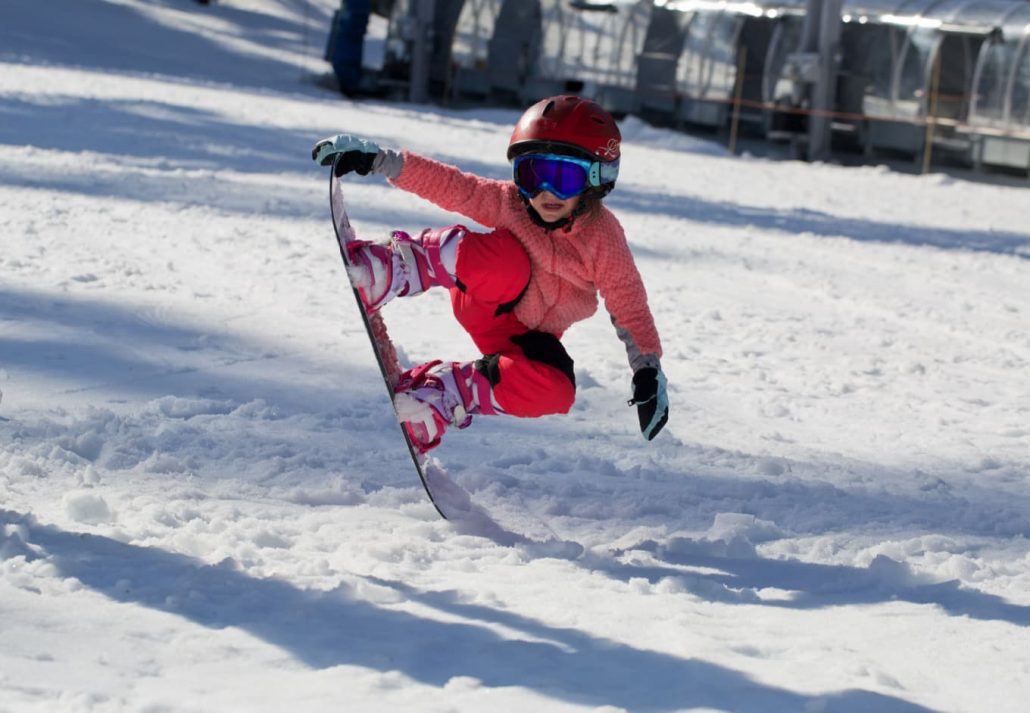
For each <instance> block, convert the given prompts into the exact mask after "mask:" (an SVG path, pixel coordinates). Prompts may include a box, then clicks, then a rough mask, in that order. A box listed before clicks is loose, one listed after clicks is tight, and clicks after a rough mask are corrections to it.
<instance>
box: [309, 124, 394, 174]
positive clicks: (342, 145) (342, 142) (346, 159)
mask: <svg viewBox="0 0 1030 713" xmlns="http://www.w3.org/2000/svg"><path fill="white" fill-rule="evenodd" d="M379 152H380V149H379V144H377V143H375V142H374V141H368V140H366V139H361V138H358V137H357V136H351V135H350V134H340V135H338V136H333V137H331V138H328V139H322V140H321V141H319V142H318V143H317V144H315V147H314V148H313V149H311V158H312V160H314V161H317V162H318V163H319V164H320V165H322V166H329V165H332V164H333V162H334V161H335V166H336V175H337V176H342V175H343V174H345V173H350V172H351V171H354V172H355V173H357V174H358V175H359V176H367V175H368V174H369V173H371V172H372V164H373V162H374V161H375V160H376V156H378V155H379ZM337 156H339V160H337V159H336V157H337Z"/></svg>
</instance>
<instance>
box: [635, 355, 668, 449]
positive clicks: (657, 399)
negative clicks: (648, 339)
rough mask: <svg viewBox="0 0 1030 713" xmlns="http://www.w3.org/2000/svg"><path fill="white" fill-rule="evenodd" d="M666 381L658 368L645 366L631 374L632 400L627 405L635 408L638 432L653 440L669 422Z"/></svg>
mask: <svg viewBox="0 0 1030 713" xmlns="http://www.w3.org/2000/svg"><path fill="white" fill-rule="evenodd" d="M667 384H668V381H667V380H666V378H665V374H663V373H662V370H661V369H660V368H656V367H653V366H645V367H643V368H642V369H637V371H636V373H635V374H633V398H632V399H630V402H629V405H630V406H636V407H637V416H638V417H639V418H640V432H641V433H642V434H644V438H646V439H647V440H649V441H650V440H651V439H653V438H654V437H655V436H657V435H658V432H659V431H661V430H662V429H663V428H665V424H666V423H668V421H669V394H668V391H667V390H666V388H665V387H666V385H667Z"/></svg>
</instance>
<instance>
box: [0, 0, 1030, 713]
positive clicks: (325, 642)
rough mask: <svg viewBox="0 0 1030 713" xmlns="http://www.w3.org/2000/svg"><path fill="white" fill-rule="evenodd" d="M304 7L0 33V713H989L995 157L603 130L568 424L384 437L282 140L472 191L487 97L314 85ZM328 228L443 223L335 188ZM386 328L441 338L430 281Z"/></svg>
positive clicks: (1003, 277) (1024, 316)
mask: <svg viewBox="0 0 1030 713" xmlns="http://www.w3.org/2000/svg"><path fill="white" fill-rule="evenodd" d="M335 5H336V3H335V2H333V1H332V0H311V1H310V2H301V0H279V1H277V2H276V1H273V0H222V2H220V3H218V4H215V5H212V6H209V7H202V6H199V5H196V4H195V3H193V2H187V0H92V1H91V2H82V0H50V1H49V2H47V3H39V2H32V1H31V0H13V2H8V3H6V4H5V6H4V9H3V16H4V21H3V22H2V23H0V235H2V246H3V249H2V251H0V275H2V280H0V392H2V400H0V444H2V445H0V639H2V641H3V645H2V646H0V711H4V713H7V712H8V711H13V712H17V713H22V712H35V711H47V712H48V713H50V712H53V711H62V712H63V711H96V712H104V713H106V712H109V711H150V712H156V711H176V712H178V711H182V712H194V711H248V712H249V711H282V710H297V711H330V710H332V711H337V710H361V711H365V710H369V711H371V710H382V711H393V710H419V711H452V710H453V711H475V710H496V711H523V710H527V709H533V710H539V711H606V712H611V711H619V710H624V711H633V712H636V711H645V712H646V711H678V710H727V711H867V710H876V711H917V710H946V711H1013V712H1015V711H1023V710H1026V701H1027V700H1030V634H1028V628H1030V546H1028V538H1030V227H1028V226H1030V201H1028V199H1027V196H1028V193H1027V186H1026V183H1025V181H1024V182H1019V181H1016V180H1005V179H997V178H995V179H983V180H970V177H968V176H962V175H948V174H944V173H934V174H931V175H928V176H924V177H920V176H914V175H909V174H906V173H903V172H897V171H892V170H890V169H888V168H885V167H881V166H868V167H862V168H855V167H851V168H844V167H840V166H835V165H829V164H816V165H808V164H802V163H795V162H786V161H772V160H765V159H758V158H754V157H744V158H737V157H732V156H730V155H729V154H728V153H727V152H726V151H725V149H724V148H723V147H722V146H721V145H719V144H718V142H716V141H702V140H699V139H696V138H692V137H688V136H686V135H683V134H677V133H674V132H670V131H666V130H658V129H653V128H650V127H648V126H647V125H645V124H644V123H643V122H640V121H639V120H637V119H634V118H628V119H627V120H626V121H625V122H623V128H624V131H625V135H626V145H625V159H624V161H623V174H622V177H621V178H620V183H619V187H618V189H617V190H616V191H615V192H614V193H613V194H612V196H611V197H610V198H609V204H610V206H611V207H612V208H613V209H614V210H615V212H616V214H617V215H618V216H619V218H620V220H621V221H622V222H623V224H624V226H625V227H626V229H627V233H628V235H629V237H630V240H631V244H632V248H633V250H634V253H635V255H636V258H637V261H638V266H639V267H640V270H641V272H642V274H643V275H644V277H645V279H646V282H647V285H648V290H649V294H650V298H651V305H652V309H653V311H654V313H655V317H656V321H657V323H658V326H659V330H660V332H661V334H662V336H663V339H664V342H665V349H666V355H665V358H664V360H663V364H664V367H665V370H666V373H667V375H668V378H669V384H670V397H671V401H672V414H671V420H670V422H669V426H668V428H667V429H666V431H665V432H664V433H662V434H661V435H660V436H659V437H658V439H656V440H655V441H654V442H653V443H650V444H648V443H645V442H644V441H643V440H642V439H641V438H640V435H639V433H638V432H637V431H636V415H635V413H634V412H633V411H632V410H631V409H628V408H627V407H626V406H625V401H626V399H627V398H628V390H629V377H630V374H629V371H628V368H627V365H626V358H625V353H624V351H623V349H622V346H621V344H620V343H619V342H618V340H617V339H616V338H615V335H614V332H613V330H612V328H611V325H610V324H609V323H608V321H607V318H606V316H605V315H604V314H603V313H602V314H599V315H598V316H596V317H595V318H593V319H591V320H589V321H587V322H585V323H582V324H580V325H577V326H575V327H573V328H572V329H571V330H570V331H569V332H568V333H567V335H566V337H565V340H564V341H565V343H566V345H567V347H568V349H569V351H570V353H571V354H572V355H573V357H574V358H575V359H576V369H577V377H578V381H579V384H580V390H579V394H578V400H577V403H576V406H575V408H574V409H573V411H572V413H571V414H569V415H568V416H564V417H548V418H544V419H539V420H513V419H505V418H502V417H498V418H493V419H490V418H485V417H484V418H479V419H477V420H476V422H475V423H474V424H473V426H472V427H471V428H470V429H468V430H466V431H462V432H456V433H454V434H451V435H449V436H448V438H447V440H446V442H445V443H444V445H443V446H442V447H441V448H440V449H439V451H438V457H439V459H440V463H441V464H442V466H443V467H444V468H445V469H446V471H447V473H448V474H449V476H448V478H449V479H448V480H440V481H437V482H436V486H437V487H438V489H439V491H440V495H441V499H442V500H443V501H444V505H445V507H447V508H449V511H450V513H451V515H452V519H451V520H450V521H443V520H441V519H439V518H438V517H437V515H436V513H435V511H434V510H433V508H432V506H431V505H430V504H429V503H428V502H427V500H426V498H425V495H424V493H423V492H422V489H421V486H420V485H419V484H418V482H417V480H416V478H415V475H414V473H412V470H411V467H410V463H409V462H408V458H407V454H406V453H405V452H404V449H403V445H402V443H401V441H400V436H399V433H398V431H397V429H396V426H395V423H394V420H393V416H392V414H391V411H390V407H389V404H388V401H387V399H386V396H385V393H384V390H383V387H382V385H381V384H380V383H379V381H378V376H377V370H376V366H375V363H374V361H373V359H372V355H371V353H370V351H369V348H368V345H367V342H366V339H365V334H364V331H363V329H362V327H361V324H360V320H359V317H358V314H357V312H356V308H355V306H354V303H353V298H352V296H351V294H350V290H349V288H348V286H347V282H346V276H345V274H344V272H343V269H342V267H341V264H340V260H339V255H338V252H337V248H336V245H335V242H334V239H333V235H332V228H331V225H330V222H329V212H328V200H327V199H328V186H327V183H328V181H327V176H326V173H325V170H324V169H321V168H319V167H316V166H314V165H313V164H312V163H311V161H310V158H309V151H310V147H311V145H312V144H313V143H314V141H316V140H317V139H319V138H321V137H323V136H327V135H331V134H334V133H338V132H340V131H344V130H346V131H350V132H353V133H357V134H360V135H363V136H367V137H369V138H371V139H373V140H376V141H379V142H380V143H381V144H383V145H389V146H403V147H406V148H410V149H412V150H415V151H419V152H423V153H425V154H428V155H430V156H433V157H435V158H438V159H441V160H444V161H449V162H453V163H456V164H457V165H460V166H462V167H464V168H466V169H468V170H472V171H476V172H478V173H481V174H484V175H488V176H493V177H504V176H505V171H506V166H505V164H504V162H503V156H504V149H505V146H506V142H507V139H508V135H509V132H510V126H511V125H512V124H513V122H514V120H515V118H516V117H517V114H518V112H517V111H512V110H509V109H496V108H480V109H457V108H439V107H433V106H413V105H408V104H391V103H384V102H379V101H362V102H352V101H347V100H343V99H341V98H340V97H339V96H338V95H335V94H333V93H331V92H328V91H326V90H324V89H320V88H319V87H318V86H317V85H316V83H315V82H314V81H313V80H314V77H316V76H317V75H318V74H320V73H322V72H325V71H326V70H327V67H326V65H325V64H324V63H323V62H322V61H321V52H322V47H324V42H325V33H326V31H327V29H328V19H329V16H330V15H331V12H332V10H333V9H334V6H335ZM346 191H347V198H348V201H349V203H350V205H351V209H352V219H353V221H354V224H355V227H356V229H357V230H358V233H359V234H360V235H363V236H370V237H376V236H385V235H386V234H387V232H388V231H389V230H391V229H394V228H402V229H407V230H417V229H420V228H422V227H426V226H433V225H445V224H448V223H452V222H455V221H457V220H458V218H457V217H456V216H453V215H450V214H447V213H445V212H443V211H441V210H439V209H437V208H435V207H432V206H429V205H427V204H425V203H424V202H421V201H420V200H419V199H417V198H415V197H413V196H410V195H407V194H405V193H403V192H401V191H398V190H396V189H393V188H391V187H389V186H388V185H387V184H386V183H385V182H384V181H382V180H381V179H372V178H366V179H357V178H355V179H353V180H348V181H347V183H346ZM386 318H387V321H388V323H389V324H390V327H391V331H392V333H393V335H394V338H395V339H396V340H397V341H398V342H399V344H400V346H401V347H402V352H403V355H404V358H405V359H407V360H408V361H409V362H418V361H421V360H425V359H429V358H450V359H467V358H471V357H473V356H475V353H474V350H473V348H472V345H471V342H470V341H469V340H468V338H467V337H466V336H465V335H464V334H463V333H462V332H461V330H460V328H459V327H457V325H455V324H454V322H453V319H452V318H451V317H450V316H449V311H448V304H447V297H446V295H444V294H437V293H429V294H427V295H424V296H422V297H419V298H417V299H412V300H399V301H396V302H395V303H393V304H391V305H390V306H388V307H387V308H386Z"/></svg>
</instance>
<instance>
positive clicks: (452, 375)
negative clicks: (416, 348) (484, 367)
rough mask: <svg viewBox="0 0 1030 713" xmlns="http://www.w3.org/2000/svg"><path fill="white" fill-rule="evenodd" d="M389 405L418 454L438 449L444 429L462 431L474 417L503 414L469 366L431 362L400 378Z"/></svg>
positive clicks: (486, 384) (485, 382)
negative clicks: (476, 415) (452, 427)
mask: <svg viewBox="0 0 1030 713" xmlns="http://www.w3.org/2000/svg"><path fill="white" fill-rule="evenodd" d="M393 404H394V408H395V409H396V410H397V416H398V418H400V420H401V422H402V423H403V424H404V428H405V430H407V432H408V436H409V437H410V438H411V442H412V445H414V446H415V448H416V449H417V450H418V451H419V453H425V452H426V451H429V450H431V449H433V448H436V447H437V446H438V445H440V437H441V436H442V435H443V432H444V431H445V430H446V429H447V427H448V426H457V427H458V428H465V427H467V426H468V425H469V424H470V423H471V422H472V416H473V415H475V414H486V415H494V414H500V413H504V412H503V411H502V410H501V409H500V407H499V406H498V405H497V403H496V402H495V401H494V400H493V390H492V388H491V386H490V381H489V380H488V379H487V378H486V376H484V375H483V374H481V373H479V371H477V370H476V368H475V365H474V364H473V362H464V363H458V362H449V363H444V362H441V361H431V362H428V363H426V364H422V365H421V366H417V367H415V368H414V369H409V370H408V371H406V372H404V373H403V374H402V375H401V380H400V383H399V384H398V385H397V390H396V393H395V394H394V399H393Z"/></svg>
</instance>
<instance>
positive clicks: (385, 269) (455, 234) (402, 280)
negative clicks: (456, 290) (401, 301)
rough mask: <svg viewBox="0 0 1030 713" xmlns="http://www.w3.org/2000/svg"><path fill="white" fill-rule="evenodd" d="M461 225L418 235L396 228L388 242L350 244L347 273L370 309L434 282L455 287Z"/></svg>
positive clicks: (416, 292)
mask: <svg viewBox="0 0 1030 713" xmlns="http://www.w3.org/2000/svg"><path fill="white" fill-rule="evenodd" d="M467 233H468V230H467V229H466V228H465V227H464V226H461V225H452V226H450V227H448V228H437V229H435V230H432V229H428V228H427V229H426V230H423V231H422V234H421V235H419V236H418V237H417V238H412V237H411V236H410V235H408V234H407V233H405V232H404V231H402V230H395V231H394V232H393V234H392V235H391V236H390V240H389V241H388V242H385V243H372V242H368V241H366V240H355V241H353V242H350V243H347V262H348V266H347V272H348V274H349V275H350V276H351V280H352V281H353V283H354V286H355V287H357V289H358V294H360V295H361V301H362V302H364V304H365V307H366V308H367V309H368V310H369V311H375V310H377V309H379V308H380V307H382V306H383V305H384V304H386V303H387V302H389V301H390V300H392V299H393V298H394V297H403V296H405V295H417V294H420V293H422V292H425V291H426V290H428V289H429V288H430V287H433V286H434V285H440V286H443V287H447V288H450V287H454V285H455V282H454V280H455V277H454V271H455V265H456V264H457V261H458V258H457V255H458V243H460V242H461V239H462V238H463V237H464V236H465V235H466V234H467Z"/></svg>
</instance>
